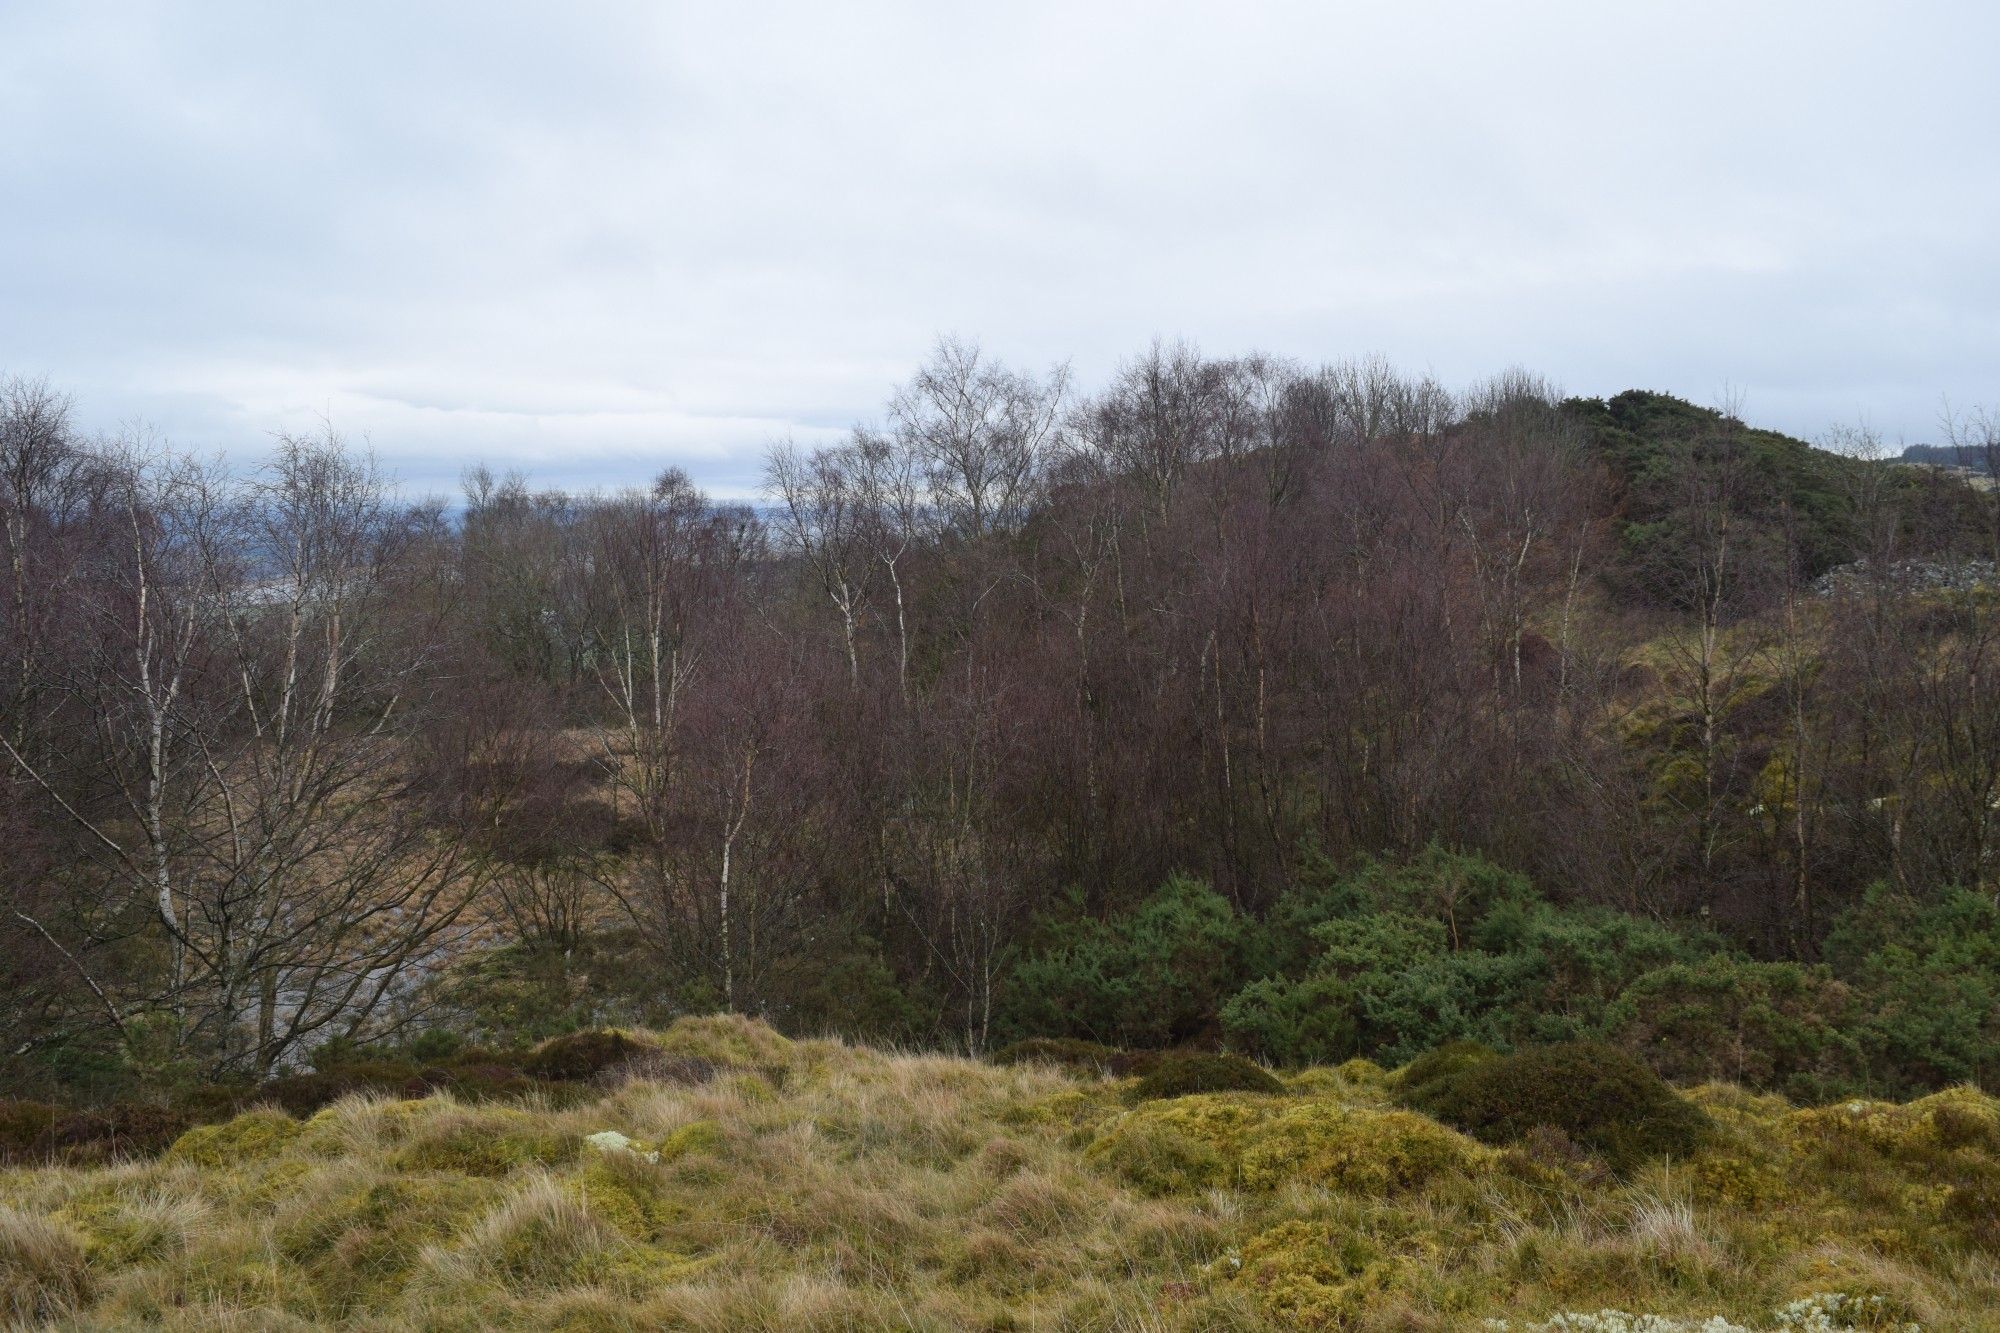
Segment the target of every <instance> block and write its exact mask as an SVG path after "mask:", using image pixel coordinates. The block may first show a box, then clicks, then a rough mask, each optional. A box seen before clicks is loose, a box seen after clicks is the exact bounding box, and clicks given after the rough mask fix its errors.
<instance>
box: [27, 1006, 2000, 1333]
mask: <svg viewBox="0 0 2000 1333" xmlns="http://www.w3.org/2000/svg"><path fill="white" fill-rule="evenodd" d="M641 1039H642V1041H643V1042H644V1044H645V1045H646V1046H648V1047H652V1048H656V1049H651V1050H647V1051H646V1052H645V1053H644V1054H642V1055H641V1056H640V1057H639V1058H638V1059H637V1060H636V1061H632V1060H629V1057H628V1062H627V1063H626V1064H624V1065H623V1066H622V1067H617V1068H609V1069H605V1070H599V1071H593V1070H590V1069H589V1068H588V1067H587V1065H579V1066H578V1068H577V1069H575V1070H574V1071H573V1073H574V1074H575V1075H577V1076H583V1075H588V1078H587V1080H586V1081H576V1082H570V1083H557V1084H550V1085H549V1086H548V1087H546V1088H544V1089H542V1090H539V1091H536V1092H534V1093H531V1094H528V1095H526V1096H525V1097H520V1098H515V1099H511V1100H508V1101H494V1102H487V1103H483V1104H477V1103H467V1102H461V1101H457V1100H454V1099H452V1098H450V1097H447V1096H433V1097H429V1098H425V1099H422V1100H403V1101H398V1100H391V1099H386V1098H380V1097H368V1096H354V1097H349V1098H346V1099H344V1100H341V1101H339V1102H336V1103H335V1104H333V1105H331V1106H329V1107H328V1108H326V1109H325V1110H323V1111H320V1112H319V1113H317V1114H315V1115H313V1116H312V1117H311V1118H309V1119H307V1120H303V1121H301V1120H296V1119H292V1118H289V1117H286V1116H284V1115H283V1114H281V1113H279V1112H276V1111H272V1110H256V1111H251V1112H249V1113H246V1114H244V1115H241V1116H239V1117H237V1118H236V1119H234V1120H232V1121H229V1122H226V1123H224V1124H219V1125H210V1126H204V1127H201V1128H198V1129H195V1130H193V1131H191V1132H189V1133H188V1134H186V1135H185V1136H183V1137H182V1138H181V1139H180V1141H179V1142H178V1143H176V1144H175V1145H174V1146H173V1147H172V1148H171V1149H170V1150H168V1151H167V1152H166V1153H165V1154H164V1155H163V1156H161V1157H160V1158H158V1159H157V1160H141V1161H132V1162H128V1163H123V1164H114V1165H110V1166H99V1167H82V1168H73V1167H62V1166H44V1167H19V1168H15V1169H10V1170H7V1171H5V1172H4V1173H0V1199H4V1200H5V1205H4V1211H0V1301H4V1302H5V1305H4V1308H5V1309H7V1310H8V1311H10V1312H11V1314H12V1315H13V1317H14V1318H15V1319H16V1320H19V1321H22V1322H33V1321H35V1320H42V1319H46V1320H52V1321H55V1322H56V1323H57V1324H58V1325H59V1326H63V1327H76V1328H113V1327H128V1326H134V1325H149V1326H151V1325H157V1326H164V1327H173V1328H204V1329H205V1328H259V1329H264V1328H270V1329H282V1328H304V1327H311V1326H323V1325H351V1326H355V1327H371V1328H383V1329H404V1328H412V1329H414V1328H439V1329H477V1328H494V1327H507V1328H565V1329H579V1330H581V1329H606V1330H609V1329H645V1328H687V1329H707V1330H718V1331H720V1330H741V1329H937V1330H946V1329H1048V1330H1057V1329H1116V1330H1134V1331H1137V1330H1169V1329H1176V1330H1182V1329H1184V1330H1196V1329H1279V1328H1294V1327H1315V1328H1355V1329H1382V1330H1392V1329H1393V1330H1423V1329H1439V1330H1442V1329H1458V1328H1479V1327H1484V1326H1486V1325H1485V1323H1484V1321H1486V1320H1488V1319H1508V1320H1511V1321H1512V1323H1511V1324H1509V1325H1508V1326H1509V1327H1512V1328H1517V1329H1533V1328H1542V1327H1549V1328H1562V1329H1600V1328H1601V1329H1660V1330H1667V1329H1680V1328H1683V1327H1686V1328H1700V1329H1704V1330H1723V1329H1727V1328H1734V1327H1739V1326H1740V1327H1746V1328H1754V1329H1778V1328H1791V1329H1838V1328H1848V1327H1853V1328H1869V1329H1875V1328H1905V1327H1908V1326H1909V1325H1910V1324H1912V1323H1915V1324H1918V1325H1920V1326H1921V1327H1923V1328H1925V1329H1933V1330H1970V1329H1988V1328H1995V1327H2000V1316H1996V1314H1995V1313H1994V1311H1995V1310H1996V1309H2000V1267H1996V1261H1995V1257H1994V1256H1995V1253H1996V1252H2000V1219H1996V1217H1995V1215H1994V1202H1995V1200H1996V1199H2000V1191H1997V1190H1996V1184H1995V1182H2000V1102H1996V1101H1995V1100H1994V1099H1992V1098H1990V1097H1986V1096H1984V1095H1982V1094H1980V1093H1977V1092H1973V1091H1970V1090H1965V1089H1959V1090H1953V1091H1950V1092H1945V1093H1941V1094H1938V1095H1935V1096H1932V1097H1928V1098H1925V1099H1924V1100H1922V1101H1919V1102H1914V1103H1911V1104H1909V1105H1904V1106H1897V1105H1891V1104H1887V1103H1863V1102H1852V1103H1839V1104H1835V1105H1832V1106H1828V1107H1822V1108H1813V1109H1797V1108H1794V1107H1792V1106H1790V1105H1789V1104H1787V1103H1786V1102H1785V1101H1783V1100H1782V1099H1780V1098H1775V1097H1758V1096H1751V1095H1749V1094H1746V1093H1743V1092H1740V1091H1736V1090H1734V1089H1730V1088H1727V1087H1720V1086H1708V1087H1703V1088H1697V1089H1693V1090H1691V1091H1688V1092H1686V1093H1685V1094H1684V1095H1683V1097H1682V1098H1680V1099H1677V1098H1675V1097H1673V1096H1670V1095H1667V1094H1664V1093H1661V1094H1660V1105H1657V1106H1654V1107H1653V1108H1652V1109H1650V1110H1647V1111H1646V1112H1644V1115H1645V1116H1648V1117H1652V1120H1653V1121H1658V1122H1659V1124H1667V1125H1668V1127H1669V1128H1671V1130H1672V1132H1673V1133H1674V1134H1677V1135H1683V1136H1686V1135H1690V1134H1691V1135H1693V1136H1694V1137H1693V1138H1690V1139H1687V1140H1686V1141H1687V1142H1690V1143H1692V1144H1693V1145H1694V1146H1692V1147H1691V1148H1687V1149H1684V1150H1683V1151H1681V1152H1680V1153H1679V1154H1674V1153H1661V1152H1660V1151H1659V1149H1658V1145H1659V1144H1660V1143H1662V1142H1666V1141H1668V1140H1666V1139H1663V1138H1660V1137H1659V1136H1658V1134H1657V1133H1656V1132H1655V1131H1656V1130H1658V1128H1659V1125H1658V1124H1654V1123H1652V1122H1651V1121H1649V1122H1646V1123H1640V1122H1639V1121H1638V1120H1637V1119H1634V1118H1632V1117H1637V1116H1638V1115H1639V1114H1640V1113H1638V1112H1633V1113H1632V1117H1628V1119H1627V1120H1626V1121H1624V1122H1620V1121H1616V1120H1612V1119H1606V1120H1605V1121H1604V1122H1603V1123H1601V1124H1599V1123H1594V1122H1593V1123H1584V1122H1581V1121H1578V1122H1574V1123H1572V1126H1571V1127H1572V1129H1574V1130H1575V1131H1576V1133H1575V1134H1574V1135H1572V1134H1565V1133H1564V1132H1561V1131H1558V1130H1553V1129H1547V1128H1533V1127H1531V1128H1529V1129H1528V1130H1526V1131H1525V1132H1524V1131H1522V1130H1521V1129H1520V1127H1519V1125H1518V1124H1515V1125H1513V1127H1512V1128H1511V1129H1507V1128H1504V1127H1503V1130H1502V1132H1501V1133H1498V1134H1492V1133H1485V1134H1484V1137H1485V1138H1487V1139H1488V1140H1489V1141H1487V1142H1481V1141H1478V1140H1475V1139H1474V1138H1471V1137H1467V1136H1464V1135H1462V1134H1460V1133H1458V1132H1457V1131H1455V1130H1453V1129H1450V1128H1447V1127H1446V1126H1444V1125H1441V1124H1439V1123H1438V1122H1436V1121H1434V1120H1432V1119H1429V1118H1427V1117H1425V1116H1422V1115H1419V1114H1416V1113H1415V1112H1413V1111H1410V1110H1407V1109H1403V1107H1402V1106H1401V1105H1400V1103H1402V1102H1405V1101H1410V1100H1421V1098H1420V1097H1419V1096H1418V1093H1419V1091H1420V1089H1421V1087H1424V1086H1429V1087H1441V1086H1445V1084H1444V1083H1441V1082H1436V1080H1440V1079H1445V1078H1447V1077H1451V1076H1457V1077H1463V1075H1462V1073H1461V1074H1457V1075H1454V1072H1453V1071H1454V1070H1457V1069H1459V1066H1458V1065H1456V1064H1454V1063H1453V1062H1452V1059H1442V1060H1431V1059H1430V1058H1429V1057H1426V1060H1425V1061H1420V1062H1419V1064H1418V1065H1416V1066H1412V1067H1411V1070H1410V1071H1407V1072H1401V1073H1398V1072H1385V1071H1383V1070H1380V1069H1378V1068H1376V1067H1375V1066H1373V1065H1370V1064H1367V1063H1366V1062H1363V1061H1355V1062H1352V1063H1350V1064H1348V1065H1344V1066H1342V1067H1341V1068H1339V1069H1337V1070H1329V1069H1313V1070H1307V1071H1304V1072H1299V1073H1293V1074H1289V1075H1285V1076H1283V1077H1282V1084H1281V1085H1270V1084H1264V1080H1265V1078H1266V1076H1265V1075H1263V1074H1260V1073H1258V1072H1257V1071H1256V1070H1255V1069H1252V1068H1249V1067H1247V1066H1241V1065H1231V1064H1230V1063H1229V1062H1228V1059H1227V1058H1226V1057H1210V1058H1206V1059H1205V1060H1202V1061H1195V1062H1190V1063H1186V1064H1176V1063H1174V1062H1173V1061H1171V1060H1169V1061H1168V1062H1166V1063H1165V1064H1162V1065H1160V1066H1159V1067H1158V1068H1157V1069H1155V1070H1154V1072H1153V1073H1152V1074H1150V1075H1149V1076H1148V1078H1147V1080H1145V1081H1141V1080H1140V1079H1137V1078H1134V1077H1125V1078H1115V1077H1109V1076H1106V1075H1102V1074H1099V1073H1097V1072H1094V1071H1092V1070H1090V1069H1089V1068H1088V1067H1087V1066H1088V1065H1089V1064H1090V1058H1089V1052H1088V1051H1086V1050H1083V1049H1082V1048H1081V1047H1079V1048H1078V1050H1076V1051H1065V1050H1062V1049H1052V1050H1051V1051H1049V1052H1048V1054H1050V1055H1051V1056H1053V1057H1056V1058H1063V1059H1073V1060H1075V1062H1076V1063H1077V1064H1079V1065H1081V1066H1084V1068H1082V1069H1080V1070H1079V1069H1071V1068H1064V1067H1059V1066H1058V1065H1056V1064H1052V1063H1043V1062H1040V1061H1036V1060H1024V1061H1022V1062H1020V1063H1014V1064H1007V1065H1001V1064H992V1063H981V1062H976V1061H971V1060H965V1059H960V1058H948V1057H940V1056H930V1055H911V1054H895V1053H889V1052H884V1051H877V1050H870V1049H865V1048H858V1047H851V1046H847V1045H843V1044H839V1043H835V1042H825V1041H789V1040H787V1039H785V1038H783V1037H781V1036H779V1035H777V1034H776V1033H775V1032H773V1031H771V1030H770V1029H768V1028H765V1027H762V1026H761V1025H758V1024H755V1023H751V1022H748V1021H745V1020H739V1019H727V1018H717V1019H699V1020H685V1021H683V1022H681V1023H679V1024H677V1025H676V1026H674V1027H673V1028H671V1029H669V1030H668V1031H666V1032H665V1033H663V1034H658V1035H654V1036H644V1035H643V1034H641ZM1454 1058H1455V1057H1454ZM1480 1059H1481V1060H1490V1059H1491V1057H1487V1056H1484V1055H1483V1054H1482V1055H1481V1056H1480ZM1465 1067H1468V1068H1470V1067H1481V1068H1489V1069H1491V1068H1499V1067H1501V1066H1499V1065H1492V1064H1487V1065H1480V1066H1473V1065H1467V1066H1465ZM1239 1078H1240V1079H1242V1080H1245V1081H1248V1082H1252V1083H1258V1084H1264V1085H1265V1086H1277V1087H1278V1090H1276V1091H1265V1092H1250V1091H1221V1092H1206V1093H1202V1092H1197V1093H1194V1094H1191V1095H1182V1096H1165V1097H1153V1098H1150V1099H1149V1098H1147V1097H1146V1096H1145V1094H1146V1093H1147V1092H1149V1091H1150V1092H1161V1091H1169V1092H1170V1091H1176V1090H1178V1089H1179V1088H1180V1087H1184V1086H1203V1085H1214V1084H1216V1083H1217V1082H1222V1083H1227V1082H1229V1081H1231V1080H1232V1079H1239ZM1425 1079H1431V1080H1433V1083H1431V1084H1424V1083H1423V1080H1425ZM1607 1086H1608V1085H1607ZM1426 1095H1433V1096H1435V1095H1437V1094H1435V1093H1432V1094H1426ZM1537 1095H1538V1094H1537ZM1621 1095H1622V1094H1621ZM1529 1100H1530V1101H1533V1100H1534V1097H1533V1096H1530V1098H1529ZM1438 1104H1439V1105H1445V1104H1455V1105H1457V1107H1458V1109H1457V1110H1456V1111H1454V1112H1450V1114H1455V1115H1458V1114H1470V1113H1468V1112H1466V1111H1465V1105H1466V1099H1465V1097H1463V1096H1461V1097H1459V1098H1458V1101H1457V1103H1451V1098H1450V1097H1448V1096H1447V1097H1444V1098H1443V1100H1441V1101H1440V1102H1439V1103H1438ZM1631 1104H1632V1105H1635V1106H1637V1105H1639V1102H1637V1101H1635V1102H1633V1103H1631ZM1690 1108H1697V1109H1690ZM1584 1112H1585V1114H1586V1116H1588V1115H1590V1114H1594V1110H1593V1104H1585V1106H1584ZM1669 1113H1670V1114H1669ZM1663 1114H1664V1115H1665V1117H1666V1118H1665V1119H1664V1120H1661V1117H1662V1115H1663ZM1669 1122H1670V1123H1669ZM1461 1123H1467V1122H1463V1121H1462V1122H1461ZM1494 1123H1497V1122H1494ZM1482 1132H1483V1131H1482ZM1648 1134H1653V1137H1652V1138H1647V1137H1646V1136H1647V1135H1648ZM1593 1136H1598V1137H1593ZM1592 1144H1596V1145H1600V1146H1597V1147H1592V1146H1590V1145H1592ZM1649 1145H1650V1146H1649ZM1614 1167H1615V1169H1614ZM1606 1310H1622V1311H1631V1312H1643V1313H1645V1314H1648V1315H1656V1316H1660V1317H1661V1319H1660V1320H1653V1321H1647V1320H1630V1319H1624V1318H1621V1317H1619V1316H1616V1315H1611V1314H1599V1313H1598V1312H1600V1311H1606ZM1564 1312H1581V1313H1587V1314H1589V1315H1591V1316H1592V1317H1590V1318H1588V1319H1568V1320H1558V1322H1555V1323H1549V1322H1547V1321H1549V1320H1551V1319H1554V1318H1556V1317H1557V1316H1560V1315H1562V1314H1563V1313H1564ZM1717 1317H1721V1318H1723V1319H1725V1320H1726V1321H1727V1322H1721V1323H1708V1322H1702V1321H1703V1320H1710V1319H1714V1318H1717ZM1683 1320H1686V1321H1691V1322H1686V1323H1684V1322H1682V1321H1683Z"/></svg>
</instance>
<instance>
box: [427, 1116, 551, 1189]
mask: <svg viewBox="0 0 2000 1333" xmlns="http://www.w3.org/2000/svg"><path fill="white" fill-rule="evenodd" d="M582 1142H583V1140H582V1136H580V1135H578V1134H576V1133H574V1132H572V1131H568V1130H560V1129H555V1128H552V1127H550V1126H548V1125H547V1124H546V1123H545V1122H544V1121H542V1120H540V1119H538V1118H537V1117H535V1116H533V1115H531V1114H529V1113H528V1112H525V1111H517V1110H513V1109H511V1108H507V1109H501V1108H490V1107H482V1108H479V1109H478V1110H471V1109H466V1110H463V1111H461V1112H460V1113H458V1114H456V1115H449V1116H440V1117H438V1118H436V1119H435V1120H432V1121H428V1122H421V1123H419V1124H418V1125H417V1126H415V1127H414V1129H413V1130H412V1133H411V1135H410V1139H409V1141H408V1142H407V1143H405V1144H404V1145H403V1147H402V1148H401V1150H400V1151H398V1152H397V1153H396V1155H395V1157H394V1159H393V1160H394V1163H395V1165H396V1167H397V1169H398V1170H403V1171H457V1172H462V1173H463V1174H465V1175H469V1176H504V1175H506V1174H508V1173H509V1172H511V1171H518V1170H520V1169H521V1168H522V1167H527V1166H557V1165H560V1164H562V1163H564V1162H568V1161H571V1160H573V1159H574V1158H575V1157H576V1155H577V1153H578V1151H579V1150H580V1148H581V1146H582Z"/></svg>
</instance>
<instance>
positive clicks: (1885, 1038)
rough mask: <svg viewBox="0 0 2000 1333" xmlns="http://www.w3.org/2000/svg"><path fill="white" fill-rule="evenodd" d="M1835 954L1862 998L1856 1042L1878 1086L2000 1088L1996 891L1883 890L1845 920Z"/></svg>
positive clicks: (1830, 947)
mask: <svg viewBox="0 0 2000 1333" xmlns="http://www.w3.org/2000/svg"><path fill="white" fill-rule="evenodd" d="M1826 956H1827V959H1828V960H1829V962H1830V963H1831V964H1832V965H1833V967H1834V970H1835V972H1836V973H1837V974H1838V975H1840V976H1841V977H1843V978H1844V979H1845V980H1847V981H1848V983H1849V984H1850V985H1852V986H1853V987H1854V989H1855V990H1856V992H1858V994H1859V996H1860V1003H1859V1009H1860V1019H1859V1023H1858V1026H1857V1029H1856V1032H1855V1038H1856V1040H1857V1041H1859V1043H1860V1044H1861V1047H1862V1050H1863V1054H1864V1058H1865V1059H1866V1061H1867V1064H1868V1068H1869V1072H1870V1075H1871V1081H1872V1083H1873V1084H1874V1086H1876V1087H1877V1088H1879V1089H1881V1090H1883V1091H1887V1092H1892V1093H1909V1092H1917V1091H1922V1090H1924V1089H1927V1088H1936V1087H1941V1086H1944V1085H1947V1084H1951V1083H1958V1082H1968V1083H1977V1084H1979V1085H1980V1086H1982V1087H1986V1088H2000V906H1996V905H1995V903H1994V901H1993V898H1992V896H1991V895H1990V894H1980V893H1971V892H1966V891H1963V890H1958V889H1951V890H1947V891H1945V892H1943V893H1941V894H1939V895H1938V896H1937V897H1935V898H1934V899H1931V900H1929V901H1921V902H1920V901H1918V900H1915V899H1912V898H1910V897H1908V896H1906V895H1903V894H1900V893H1897V892H1895V891H1894V890H1893V889H1891V888H1889V887H1888V886H1886V885H1881V886H1877V887H1876V888H1875V889H1873V890H1871V891H1870V892H1869V894H1868V895H1867V897H1866V898H1865V899H1864V900H1863V901H1862V902H1861V904H1860V905H1858V906H1857V907H1855V908H1854V909H1853V910H1852V911H1851V912H1849V913H1847V914H1846V915H1845V916H1844V917H1842V919H1841V920H1840V921H1839V922H1838V923H1837V924H1836V926H1835V929H1834V931H1833V934H1832V935H1831V937H1830V938H1829V939H1828V940H1827V944H1826Z"/></svg>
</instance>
